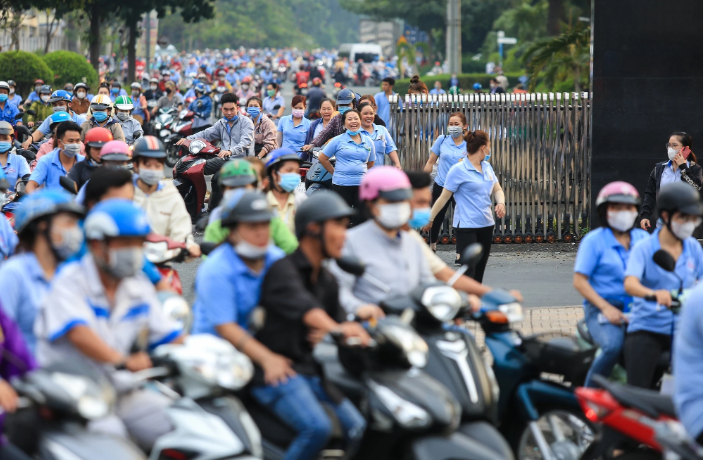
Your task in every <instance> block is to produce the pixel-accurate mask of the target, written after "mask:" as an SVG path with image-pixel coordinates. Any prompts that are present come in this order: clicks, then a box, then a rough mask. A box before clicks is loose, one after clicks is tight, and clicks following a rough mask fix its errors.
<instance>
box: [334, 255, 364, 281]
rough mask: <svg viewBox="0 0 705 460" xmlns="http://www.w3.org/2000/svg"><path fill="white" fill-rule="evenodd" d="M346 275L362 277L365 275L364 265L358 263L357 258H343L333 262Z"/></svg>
mask: <svg viewBox="0 0 705 460" xmlns="http://www.w3.org/2000/svg"><path fill="white" fill-rule="evenodd" d="M335 262H336V263H337V264H338V267H340V269H341V270H343V271H344V272H346V273H350V274H351V275H355V276H362V275H364V274H365V264H364V263H362V262H361V261H360V259H358V258H357V257H352V256H343V257H341V258H339V259H338V260H336V261H335Z"/></svg>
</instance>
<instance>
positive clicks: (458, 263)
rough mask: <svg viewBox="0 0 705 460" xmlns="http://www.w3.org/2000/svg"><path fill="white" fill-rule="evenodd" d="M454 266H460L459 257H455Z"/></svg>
mask: <svg viewBox="0 0 705 460" xmlns="http://www.w3.org/2000/svg"><path fill="white" fill-rule="evenodd" d="M455 266H456V267H462V266H463V264H461V263H460V259H455Z"/></svg>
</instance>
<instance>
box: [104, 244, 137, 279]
mask: <svg viewBox="0 0 705 460" xmlns="http://www.w3.org/2000/svg"><path fill="white" fill-rule="evenodd" d="M109 254H110V255H109V258H110V260H109V262H108V263H107V264H104V265H103V269H104V270H105V271H107V272H108V273H109V274H110V275H112V276H113V277H114V278H118V279H122V278H128V277H130V276H135V274H136V273H137V272H138V271H140V270H141V269H142V266H143V265H144V255H143V252H142V248H137V247H127V248H119V249H111V250H110V252H109Z"/></svg>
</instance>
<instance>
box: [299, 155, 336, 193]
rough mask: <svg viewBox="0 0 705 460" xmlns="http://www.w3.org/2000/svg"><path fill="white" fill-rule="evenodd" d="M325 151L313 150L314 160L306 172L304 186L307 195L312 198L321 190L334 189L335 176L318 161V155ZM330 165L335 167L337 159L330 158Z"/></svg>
mask: <svg viewBox="0 0 705 460" xmlns="http://www.w3.org/2000/svg"><path fill="white" fill-rule="evenodd" d="M322 151H323V149H322V148H321V147H314V148H313V149H311V156H312V158H313V160H312V162H311V166H309V169H308V171H306V177H305V180H304V186H305V187H306V195H308V196H311V195H313V194H314V193H316V192H318V191H320V190H330V189H332V188H333V174H331V173H329V172H328V170H326V169H325V168H324V167H323V165H322V164H321V163H320V162H319V161H318V155H319V154H320V153H321V152H322ZM330 163H331V164H332V165H333V167H335V157H332V158H330Z"/></svg>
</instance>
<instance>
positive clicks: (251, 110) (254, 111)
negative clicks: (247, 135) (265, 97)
mask: <svg viewBox="0 0 705 460" xmlns="http://www.w3.org/2000/svg"><path fill="white" fill-rule="evenodd" d="M259 113H260V109H259V107H248V108H247V114H248V115H249V116H251V117H252V118H257V117H259Z"/></svg>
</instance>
